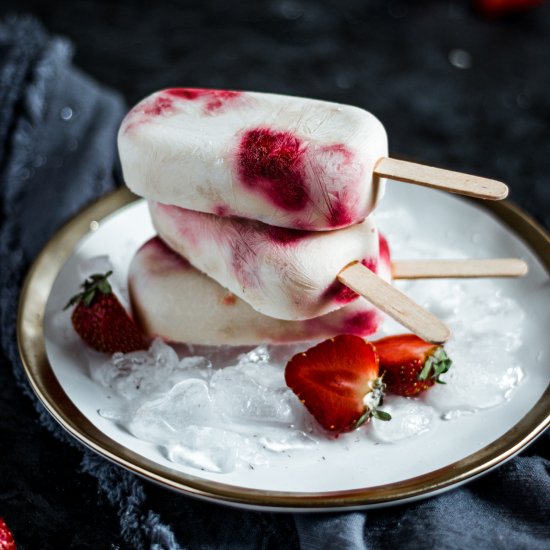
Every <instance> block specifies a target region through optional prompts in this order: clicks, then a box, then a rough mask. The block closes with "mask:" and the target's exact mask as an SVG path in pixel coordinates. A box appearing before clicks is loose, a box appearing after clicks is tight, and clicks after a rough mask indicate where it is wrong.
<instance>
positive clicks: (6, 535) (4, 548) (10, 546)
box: [0, 518, 16, 550]
mask: <svg viewBox="0 0 550 550" xmlns="http://www.w3.org/2000/svg"><path fill="white" fill-rule="evenodd" d="M0 550H16V549H15V541H14V540H13V535H12V534H11V531H10V530H9V529H8V526H7V525H6V523H5V522H4V520H3V519H2V518H0Z"/></svg>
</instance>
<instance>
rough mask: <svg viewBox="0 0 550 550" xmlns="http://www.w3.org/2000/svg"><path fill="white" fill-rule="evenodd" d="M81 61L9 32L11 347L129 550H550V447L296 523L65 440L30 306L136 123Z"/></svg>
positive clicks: (24, 25) (43, 37)
mask: <svg viewBox="0 0 550 550" xmlns="http://www.w3.org/2000/svg"><path fill="white" fill-rule="evenodd" d="M70 61H71V47H70V44H69V43H68V42H67V41H66V40H63V39H59V38H51V37H49V36H48V35H47V33H46V32H45V31H44V30H43V29H42V28H41V26H40V25H39V24H38V23H37V22H36V21H34V20H32V19H28V18H22V19H12V20H10V21H7V22H5V23H4V24H2V25H0V200H1V204H2V211H3V212H2V213H3V221H2V225H1V228H0V326H1V341H2V348H3V350H4V354H5V356H6V358H7V359H8V361H9V362H10V363H11V365H12V366H13V372H14V376H15V378H16V380H17V382H18V384H19V387H20V388H21V390H22V391H23V392H24V393H25V394H26V395H27V396H28V397H29V398H30V399H31V400H32V402H33V403H34V406H35V408H36V410H37V412H38V421H39V422H40V423H41V424H42V425H43V426H44V427H45V428H46V429H48V430H49V431H50V432H52V433H53V434H54V435H55V436H56V437H57V438H58V439H60V440H62V441H64V442H65V443H66V444H67V445H71V446H73V447H76V448H78V449H79V450H80V452H81V453H82V462H81V468H82V470H83V471H84V472H87V473H88V474H90V475H91V476H94V477H95V478H96V479H97V483H98V488H99V490H100V492H101V493H102V494H103V495H104V496H105V497H106V499H107V500H108V501H109V502H110V503H111V504H112V506H113V510H114V511H116V513H117V514H118V516H119V520H120V530H121V535H122V538H123V540H125V541H126V543H127V544H128V545H129V546H130V547H135V548H146V547H150V548H158V549H160V548H165V549H177V548H183V547H189V548H198V547H200V548H251V549H252V548H295V547H301V548H303V549H311V550H314V549H315V550H319V549H324V548H326V549H329V548H330V549H332V548H339V549H340V548H349V549H366V548H438V549H443V548H448V549H454V548H456V549H459V548H460V549H462V548H463V547H465V546H472V547H481V548H514V549H516V548H525V549H537V548H540V549H542V548H547V547H548V538H549V535H550V534H549V530H548V517H549V514H548V512H549V501H548V498H549V497H548V495H549V494H550V480H549V475H548V470H549V466H550V462H549V460H548V454H547V452H548V451H547V449H548V448H549V446H548V442H549V441H548V439H549V436H548V434H545V435H543V436H542V437H541V438H540V439H539V441H538V442H537V443H536V444H535V445H533V446H532V447H530V448H529V449H527V450H526V451H524V452H523V453H522V455H521V456H519V457H516V458H515V459H513V460H511V461H509V462H508V463H507V464H505V465H503V466H502V467H500V468H499V469H498V470H496V471H495V472H492V473H490V474H488V475H487V476H485V477H484V478H482V479H480V480H477V481H474V482H472V483H470V484H468V485H467V486H464V487H462V488H459V489H455V490H453V491H450V492H448V493H445V494H443V495H441V496H438V497H433V498H431V499H427V500H424V501H420V502H416V503H411V504H407V505H401V506H396V507H393V508H387V509H380V510H370V511H367V512H354V513H340V514H303V515H295V516H292V515H290V514H271V513H255V512H247V511H242V510H236V509H227V508H223V507H220V506H217V505H214V504H210V503H205V502H201V501H198V500H194V499H191V498H188V497H185V496H183V495H178V494H175V493H172V492H170V491H168V490H165V489H163V488H161V487H157V486H154V485H152V484H150V483H148V482H146V481H143V480H141V479H139V478H137V477H136V476H134V475H133V474H131V473H129V472H127V471H125V470H124V469H122V468H120V467H118V466H116V465H113V464H111V463H110V462H108V461H107V460H105V459H103V458H102V457H100V456H98V455H96V454H95V453H93V452H92V451H90V450H88V449H87V448H85V447H83V446H82V445H80V444H79V443H78V442H76V441H75V440H74V439H73V438H71V437H69V436H68V435H66V434H65V432H64V431H63V430H62V429H61V428H60V427H59V426H58V425H57V424H56V423H55V422H54V421H53V420H52V419H51V417H50V416H49V414H47V413H46V412H45V410H44V409H43V407H42V406H41V404H40V403H39V402H38V400H37V399H36V397H35V396H34V394H33V392H32V391H31V390H30V388H29V385H28V383H27V381H26V379H25V377H24V374H23V371H22V366H21V364H20V360H19V356H18V351H17V345H16V336H15V326H16V311H17V303H18V298H19V293H20V288H21V284H22V281H23V277H24V275H25V272H26V270H27V269H28V267H29V265H30V263H31V262H32V260H33V259H34V257H35V256H36V254H37V253H38V252H39V251H40V249H41V248H42V247H43V246H44V244H45V243H46V241H47V239H48V238H49V237H50V236H51V235H52V234H53V232H54V231H55V230H56V229H58V228H59V227H60V225H61V224H62V223H63V222H65V221H66V220H67V219H68V218H69V217H70V216H72V215H73V214H75V213H76V212H78V211H79V210H80V209H81V208H82V207H83V206H84V205H86V204H88V203H89V202H90V201H92V200H94V199H97V198H99V197H100V196H101V195H102V194H104V193H105V192H107V191H109V190H111V189H113V188H114V187H115V186H116V185H117V184H119V183H121V182H120V176H119V169H118V164H117V153H116V131H117V127H118V125H119V123H120V120H121V118H122V116H123V114H124V111H125V106H124V103H123V101H122V100H121V98H120V97H118V96H117V95H116V94H115V93H114V92H112V91H110V90H107V89H105V88H104V87H101V86H99V85H98V84H96V83H95V82H94V81H92V80H91V79H90V78H88V77H87V76H86V75H84V74H82V73H81V72H80V71H78V70H77V69H75V68H74V67H73V66H71V62H70ZM2 368H4V365H2ZM543 452H544V453H546V454H545V455H544V456H543ZM58 475H60V476H61V473H58ZM113 513H115V512H113ZM98 529H101V526H98Z"/></svg>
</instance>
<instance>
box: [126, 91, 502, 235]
mask: <svg viewBox="0 0 550 550" xmlns="http://www.w3.org/2000/svg"><path fill="white" fill-rule="evenodd" d="M118 145H119V152H120V158H121V162H122V168H123V172H124V178H125V180H126V183H127V185H128V186H129V187H130V189H132V190H133V191H134V192H135V193H137V194H138V195H143V196H147V197H148V198H151V199H155V200H157V201H159V202H161V203H164V204H172V205H176V206H180V207H183V208H187V209H190V210H198V211H201V212H209V213H212V214H216V215H219V216H239V217H244V218H251V219H256V220H260V221H262V222H264V223H268V224H270V225H276V226H281V227H289V228H295V229H307V230H330V229H338V228H341V227H346V226H348V225H352V224H354V223H357V222H360V221H362V220H363V219H365V218H366V217H367V216H368V215H369V214H370V212H372V210H373V209H374V208H375V207H376V204H377V203H378V201H379V200H380V198H381V197H382V195H383V192H384V183H385V180H384V176H387V177H390V178H392V179H398V180H401V181H408V182H409V183H419V184H421V185H428V186H432V187H440V188H446V189H448V190H450V191H452V192H457V193H464V194H472V195H474V196H482V197H483V198H495V199H499V198H504V196H505V195H506V192H507V188H506V186H504V184H500V182H494V181H493V180H486V179H484V178H476V177H474V176H464V175H462V174H456V173H453V172H446V171H441V170H437V169H430V168H428V167H423V166H420V165H413V164H411V163H402V162H400V161H395V160H393V159H388V158H387V155H388V145H387V136H386V132H385V130H384V127H383V125H382V124H381V123H380V121H379V120H378V119H376V118H375V117H374V116H373V115H372V114H370V113H369V112H367V111H365V110H363V109H359V108H357V107H352V106H348V105H340V104H337V103H330V102H326V101H318V100H313V99H305V98H298V97H291V96H282V95H276V94H265V93H257V92H236V91H227V90H208V89H192V88H172V89H168V90H163V91H160V92H157V93H154V94H153V95H151V96H149V97H147V98H145V99H144V100H143V101H141V102H140V103H138V104H137V105H136V106H135V107H134V108H133V109H132V110H131V111H130V112H129V113H128V114H127V116H126V118H125V119H124V121H123V123H122V125H121V129H120V132H119V136H118ZM419 170H420V171H419ZM426 170H427V172H426ZM430 170H431V171H430ZM449 174H450V177H446V176H449Z"/></svg>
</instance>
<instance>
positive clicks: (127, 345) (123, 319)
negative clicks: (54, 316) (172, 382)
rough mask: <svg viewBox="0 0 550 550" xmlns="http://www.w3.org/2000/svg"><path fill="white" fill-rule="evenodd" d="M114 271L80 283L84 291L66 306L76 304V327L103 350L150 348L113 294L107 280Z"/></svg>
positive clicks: (128, 350)
mask: <svg viewBox="0 0 550 550" xmlns="http://www.w3.org/2000/svg"><path fill="white" fill-rule="evenodd" d="M111 274H112V271H109V272H108V273H106V274H105V275H101V274H99V273H96V274H94V275H91V276H90V277H89V278H88V279H86V281H84V283H83V284H82V285H80V286H81V287H82V288H83V290H82V292H80V293H79V294H77V295H76V296H73V297H72V298H71V299H70V300H69V303H68V304H67V305H66V306H65V309H67V308H68V307H70V306H72V305H74V304H76V307H75V308H74V311H73V313H72V316H71V321H72V323H73V327H74V329H75V330H76V332H77V333H78V335H79V336H80V337H81V338H82V339H83V340H84V342H86V344H88V345H89V346H90V347H91V348H93V349H95V350H97V351H101V352H103V353H115V352H117V351H121V352H123V353H128V352H130V351H136V350H141V349H147V347H148V346H147V342H146V341H145V338H144V337H143V335H142V334H141V333H140V331H139V330H138V328H137V326H136V324H135V323H134V321H133V320H132V319H131V318H130V316H129V315H128V313H127V312H126V310H125V309H124V308H123V307H122V304H121V303H120V302H119V300H118V298H117V297H116V296H115V295H114V294H113V291H112V288H111V285H110V284H109V282H108V281H107V278H108V277H109V276H110V275H111Z"/></svg>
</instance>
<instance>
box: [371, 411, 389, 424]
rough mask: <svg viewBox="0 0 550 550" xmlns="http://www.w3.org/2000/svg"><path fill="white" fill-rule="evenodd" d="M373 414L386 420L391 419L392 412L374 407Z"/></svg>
mask: <svg viewBox="0 0 550 550" xmlns="http://www.w3.org/2000/svg"><path fill="white" fill-rule="evenodd" d="M371 414H372V416H373V417H374V418H376V419H377V420H383V421H384V422H387V421H388V420H391V414H390V413H387V412H385V411H379V410H378V409H374V410H373V411H372V413H371Z"/></svg>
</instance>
